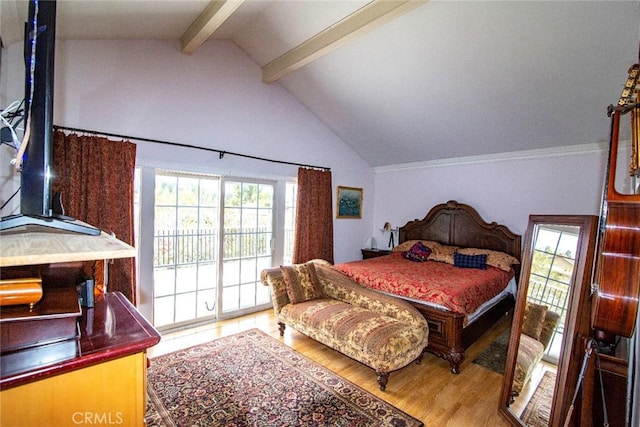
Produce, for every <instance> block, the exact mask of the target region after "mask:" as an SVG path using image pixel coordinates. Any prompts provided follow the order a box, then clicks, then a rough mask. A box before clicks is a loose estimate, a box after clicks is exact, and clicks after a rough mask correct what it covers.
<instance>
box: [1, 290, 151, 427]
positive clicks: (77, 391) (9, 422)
mask: <svg viewBox="0 0 640 427" xmlns="http://www.w3.org/2000/svg"><path fill="white" fill-rule="evenodd" d="M79 330H80V338H79V340H78V341H77V349H76V356H75V357H72V358H67V359H65V360H63V361H62V362H57V363H53V364H47V363H46V361H47V359H48V358H52V357H55V356H56V353H55V351H56V349H55V348H52V347H51V346H49V345H44V346H41V347H40V348H36V349H34V348H33V347H32V348H29V349H27V351H28V357H29V358H30V359H29V360H30V361H31V362H32V363H31V364H30V365H29V363H23V365H24V366H23V367H22V369H21V370H18V371H14V372H12V374H11V375H5V373H4V372H3V374H2V375H3V377H2V378H1V379H0V390H1V391H0V407H2V412H1V413H0V425H3V426H5V425H6V426H36V425H56V426H58V425H60V426H63V425H69V426H72V425H111V424H114V425H126V426H144V414H145V411H146V395H147V393H146V378H147V373H146V369H147V356H146V349H147V348H149V347H151V346H153V345H155V344H157V343H158V342H159V341H160V334H159V333H158V332H157V331H156V330H155V329H154V328H153V326H151V325H150V324H149V323H148V322H147V321H146V319H144V317H142V316H141V315H140V314H139V313H138V311H137V310H136V309H135V307H133V305H131V303H130V302H129V301H128V300H127V299H126V298H125V297H124V296H123V295H122V294H121V293H119V292H115V293H107V294H105V295H104V297H102V298H100V299H98V300H97V301H96V303H95V306H94V308H90V309H87V308H84V309H83V310H82V317H81V318H80V321H79ZM74 342H75V341H74ZM25 354H27V353H25Z"/></svg>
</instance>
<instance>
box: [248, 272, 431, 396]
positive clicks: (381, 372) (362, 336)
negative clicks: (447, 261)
mask: <svg viewBox="0 0 640 427" xmlns="http://www.w3.org/2000/svg"><path fill="white" fill-rule="evenodd" d="M261 279H262V283H263V284H264V285H266V286H270V288H271V295H272V299H273V308H274V311H275V314H276V317H277V319H278V324H279V325H280V335H281V336H282V335H284V330H285V325H289V326H291V327H292V328H294V329H296V330H297V331H299V332H301V333H303V334H305V335H307V336H309V337H310V338H313V339H315V340H317V341H319V342H321V343H323V344H325V345H327V346H329V347H331V348H333V349H334V350H337V351H339V352H340V353H343V354H345V355H346V356H349V357H351V358H353V359H355V360H357V361H359V362H361V363H363V364H365V365H367V366H369V367H371V368H373V369H374V370H375V372H376V374H377V380H378V385H379V387H380V390H385V388H386V385H387V381H388V378H389V373H390V372H392V371H395V370H397V369H400V368H402V367H405V366H406V365H408V364H409V363H411V362H412V361H414V360H416V361H418V362H419V361H420V358H421V356H422V351H423V350H424V348H425V347H426V345H427V339H428V327H427V322H426V320H425V319H424V317H423V316H422V315H421V314H420V312H419V311H418V310H416V309H415V308H414V307H413V306H411V304H409V303H407V302H405V301H402V300H400V299H398V298H395V297H391V296H386V295H382V294H380V293H379V292H376V291H373V290H370V289H367V288H365V287H363V286H361V285H359V284H358V283H356V282H355V281H353V280H352V279H350V278H348V277H347V276H345V275H343V274H342V273H340V272H339V271H337V270H335V269H334V268H333V267H332V266H331V264H329V263H328V262H326V261H322V260H313V261H309V262H307V263H304V264H296V265H293V266H285V267H280V268H271V269H268V270H263V271H262V275H261Z"/></svg>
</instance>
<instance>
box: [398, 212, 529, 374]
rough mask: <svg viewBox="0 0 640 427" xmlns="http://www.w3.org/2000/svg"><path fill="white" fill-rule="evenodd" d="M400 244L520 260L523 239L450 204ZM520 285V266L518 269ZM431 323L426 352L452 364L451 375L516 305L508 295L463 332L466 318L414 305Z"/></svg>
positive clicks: (410, 228)
mask: <svg viewBox="0 0 640 427" xmlns="http://www.w3.org/2000/svg"><path fill="white" fill-rule="evenodd" d="M398 240H399V243H402V242H405V241H407V240H435V241H437V242H440V243H442V244H445V245H454V246H460V247H469V248H482V249H491V250H495V251H500V252H505V253H507V254H509V255H512V256H514V257H515V258H517V259H518V260H520V257H521V254H520V251H521V236H520V235H517V234H514V233H512V232H511V231H510V230H509V229H508V228H507V227H505V226H504V225H498V224H496V223H495V222H493V223H487V222H485V221H484V220H483V219H482V218H481V217H480V215H478V212H477V211H476V210H475V209H474V208H472V207H471V206H469V205H465V204H462V203H458V202H456V201H453V200H451V201H448V202H447V203H443V204H440V205H437V206H434V207H433V208H432V209H431V210H430V211H429V212H428V213H427V216H425V217H424V219H422V220H418V219H415V220H413V221H409V222H408V223H406V224H405V225H404V226H403V227H400V229H399V234H398ZM515 277H516V281H518V280H519V278H520V266H516V276H515ZM411 303H412V304H413V305H414V306H415V307H416V308H417V309H418V310H419V311H420V312H421V313H422V315H423V316H424V317H425V319H427V323H428V324H429V344H428V346H427V348H426V349H425V350H426V351H429V352H431V353H434V354H436V355H437V356H439V357H442V358H444V359H446V360H448V361H449V364H450V366H451V372H453V373H454V374H457V373H459V372H460V364H461V363H462V361H463V360H464V350H465V349H466V348H468V347H469V346H470V345H471V344H472V343H473V342H474V341H475V340H476V339H478V337H480V336H481V335H482V334H483V333H484V332H486V331H487V330H488V329H489V328H490V327H491V326H493V325H494V324H495V323H496V322H497V321H498V320H499V319H500V318H502V317H503V316H504V315H505V314H506V313H508V312H510V311H511V310H512V309H513V307H514V304H515V299H514V296H512V295H508V296H506V297H504V298H503V299H501V300H500V301H499V302H498V303H497V304H495V305H494V306H493V307H492V308H491V309H490V310H488V311H486V312H485V313H484V314H483V315H482V316H480V317H478V318H477V319H475V320H474V321H473V322H472V323H471V324H470V325H468V326H467V327H465V328H463V324H464V315H462V314H459V313H454V312H451V311H447V310H444V309H437V308H434V307H429V306H426V305H423V304H420V303H416V302H411Z"/></svg>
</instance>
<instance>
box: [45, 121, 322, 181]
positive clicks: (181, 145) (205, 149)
mask: <svg viewBox="0 0 640 427" xmlns="http://www.w3.org/2000/svg"><path fill="white" fill-rule="evenodd" d="M53 129H59V130H68V131H71V132H81V133H89V134H93V135H102V136H111V137H114V138H122V139H132V140H135V141H143V142H153V143H156V144H165V145H173V146H175V147H183V148H194V149H196V150H204V151H212V152H214V153H218V155H219V156H220V158H221V159H222V158H223V157H224V156H225V155H226V154H229V155H232V156H238V157H245V158H247V159H253V160H261V161H264V162H271V163H280V164H284V165H293V166H301V167H305V168H312V169H322V170H325V171H330V170H331V168H328V167H326V166H314V165H307V164H304V163H296V162H288V161H286V160H275V159H267V158H266V157H258V156H252V155H250V154H241V153H235V152H233V151H226V150H218V149H216V148H206V147H199V146H197V145H191V144H183V143H180V142H169V141H161V140H158V139H150V138H140V137H137V136H130V135H120V134H117V133H109V132H100V131H95V130H87V129H78V128H71V127H66V126H58V125H53Z"/></svg>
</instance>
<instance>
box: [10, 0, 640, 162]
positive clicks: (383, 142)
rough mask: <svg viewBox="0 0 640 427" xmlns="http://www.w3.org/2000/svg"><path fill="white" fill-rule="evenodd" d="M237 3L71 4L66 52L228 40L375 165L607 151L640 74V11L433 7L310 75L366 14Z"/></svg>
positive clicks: (359, 0)
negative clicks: (314, 45)
mask: <svg viewBox="0 0 640 427" xmlns="http://www.w3.org/2000/svg"><path fill="white" fill-rule="evenodd" d="M235 3H237V2H231V1H222V0H221V1H214V2H213V4H218V5H223V6H225V7H227V8H229V10H227V12H224V13H223V12H220V13H221V14H209V15H207V13H206V12H205V10H206V9H207V8H208V7H209V8H213V7H214V6H211V4H212V2H210V1H207V0H180V1H177V0H163V1H153V0H130V1H114V0H58V26H57V29H56V31H57V36H58V37H59V38H65V39H131V40H134V39H162V40H175V41H179V40H181V38H182V39H183V40H182V41H183V43H184V44H185V51H190V52H193V53H192V54H193V55H197V54H199V51H198V50H197V47H198V45H199V43H201V42H203V40H205V39H206V38H207V36H208V34H209V33H210V32H211V31H212V29H213V28H215V31H214V32H213V34H211V35H209V36H208V37H209V40H214V39H225V40H231V41H233V42H234V43H235V44H236V45H237V46H238V47H239V48H240V49H242V50H243V51H244V52H245V53H246V54H247V55H248V56H249V57H250V58H251V59H253V60H254V61H255V62H256V63H257V64H258V65H259V66H260V67H264V69H265V70H267V71H268V70H269V69H270V68H271V66H269V64H270V63H272V62H273V63H274V64H275V63H278V62H280V61H282V62H283V63H284V65H280V67H282V69H286V68H292V69H295V70H296V71H295V72H292V73H289V74H286V75H284V74H282V75H281V74H280V71H274V72H273V75H271V72H270V71H269V73H267V72H265V74H268V75H267V78H265V81H270V80H271V79H273V78H279V80H278V81H277V83H276V84H280V85H282V86H283V87H285V88H286V89H287V90H288V91H289V92H290V93H291V94H292V95H293V96H295V97H296V98H297V99H298V100H299V101H300V102H301V103H302V104H304V105H305V107H306V108H308V109H309V110H310V111H311V112H313V113H314V114H315V115H316V116H317V117H318V118H320V120H322V121H323V122H324V123H325V124H326V125H327V126H328V127H329V128H330V129H331V130H332V131H333V132H335V133H336V134H337V135H338V136H339V137H340V138H341V139H342V140H343V141H344V142H345V143H347V144H348V145H350V146H351V147H353V149H354V150H355V151H356V152H358V153H359V154H360V156H361V157H362V158H363V159H365V160H366V161H367V162H369V163H370V164H371V165H372V166H386V165H394V164H406V163H413V162H429V161H435V160H438V159H451V158H459V157H469V156H486V155H493V154H500V153H509V152H519V151H527V150H545V149H557V148H558V147H573V146H579V145H580V144H589V145H591V144H593V143H599V142H603V141H608V131H609V123H608V118H607V117H606V107H607V106H608V105H609V104H611V103H615V102H616V101H617V98H618V96H619V94H620V92H621V90H622V85H623V83H624V80H625V79H626V73H627V69H628V67H629V66H630V65H631V64H633V63H635V62H638V41H639V39H640V2H639V1H637V0H634V1H614V2H612V1H589V2H586V1H563V2H538V1H507V2H504V1H439V0H431V1H429V2H427V3H425V4H423V5H421V6H420V7H417V8H415V9H413V10H411V11H408V12H406V13H403V14H401V15H400V16H394V18H395V19H393V20H392V21H390V22H386V21H385V25H382V26H376V28H375V31H370V32H366V34H358V33H357V32H355V33H354V36H350V37H348V40H349V43H346V44H341V43H338V44H336V45H339V46H340V49H333V50H331V52H330V54H324V55H319V54H317V53H315V52H321V51H322V48H318V49H310V52H311V53H309V52H306V53H305V52H303V55H302V56H303V57H304V56H305V55H307V56H309V57H312V58H313V59H314V61H313V62H309V63H306V62H304V61H305V60H304V59H303V60H301V61H300V62H298V60H290V61H284V59H282V58H286V56H287V52H296V51H298V50H300V51H302V50H304V49H306V48H303V46H304V43H305V41H308V40H311V39H313V37H314V36H315V35H318V34H324V32H329V31H330V30H328V29H330V28H331V27H332V26H334V25H336V23H339V22H341V21H343V20H344V19H345V18H347V17H348V16H350V15H352V14H353V13H354V12H356V11H357V10H359V9H360V8H363V7H365V6H366V5H367V3H368V2H367V1H364V0H244V1H243V2H242V3H241V4H239V5H237V4H235ZM399 3H402V2H399ZM419 3H422V1H421V2H419ZM26 5H27V1H26V0H0V8H1V10H0V20H1V23H2V27H1V28H0V37H2V41H3V44H5V45H8V44H11V43H13V42H15V41H16V40H19V39H20V38H21V34H20V32H21V26H20V25H15V22H16V20H18V21H20V22H22V21H24V19H26ZM232 5H235V6H237V7H236V8H233V9H234V10H233V11H232V13H230V9H231V8H232ZM199 17H200V18H199ZM198 19H200V20H201V21H203V22H204V23H201V24H197V22H198ZM190 27H191V30H189V28H190ZM351 29H352V30H353V31H357V29H356V27H355V26H354V27H353V28H351ZM188 30H189V31H188ZM325 30H326V31H325ZM347 33H348V32H347ZM356 34H357V35H358V37H355V35H356ZM334 38H336V39H337V37H334ZM330 44H331V43H327V45H330ZM298 46H300V47H298ZM291 55H293V54H291ZM277 58H281V59H279V60H276V59H277ZM274 60H276V61H274ZM302 64H305V65H304V66H301V65H302ZM269 75H271V77H269ZM203 78H205V77H203ZM210 78H216V77H215V76H211V77H210Z"/></svg>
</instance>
